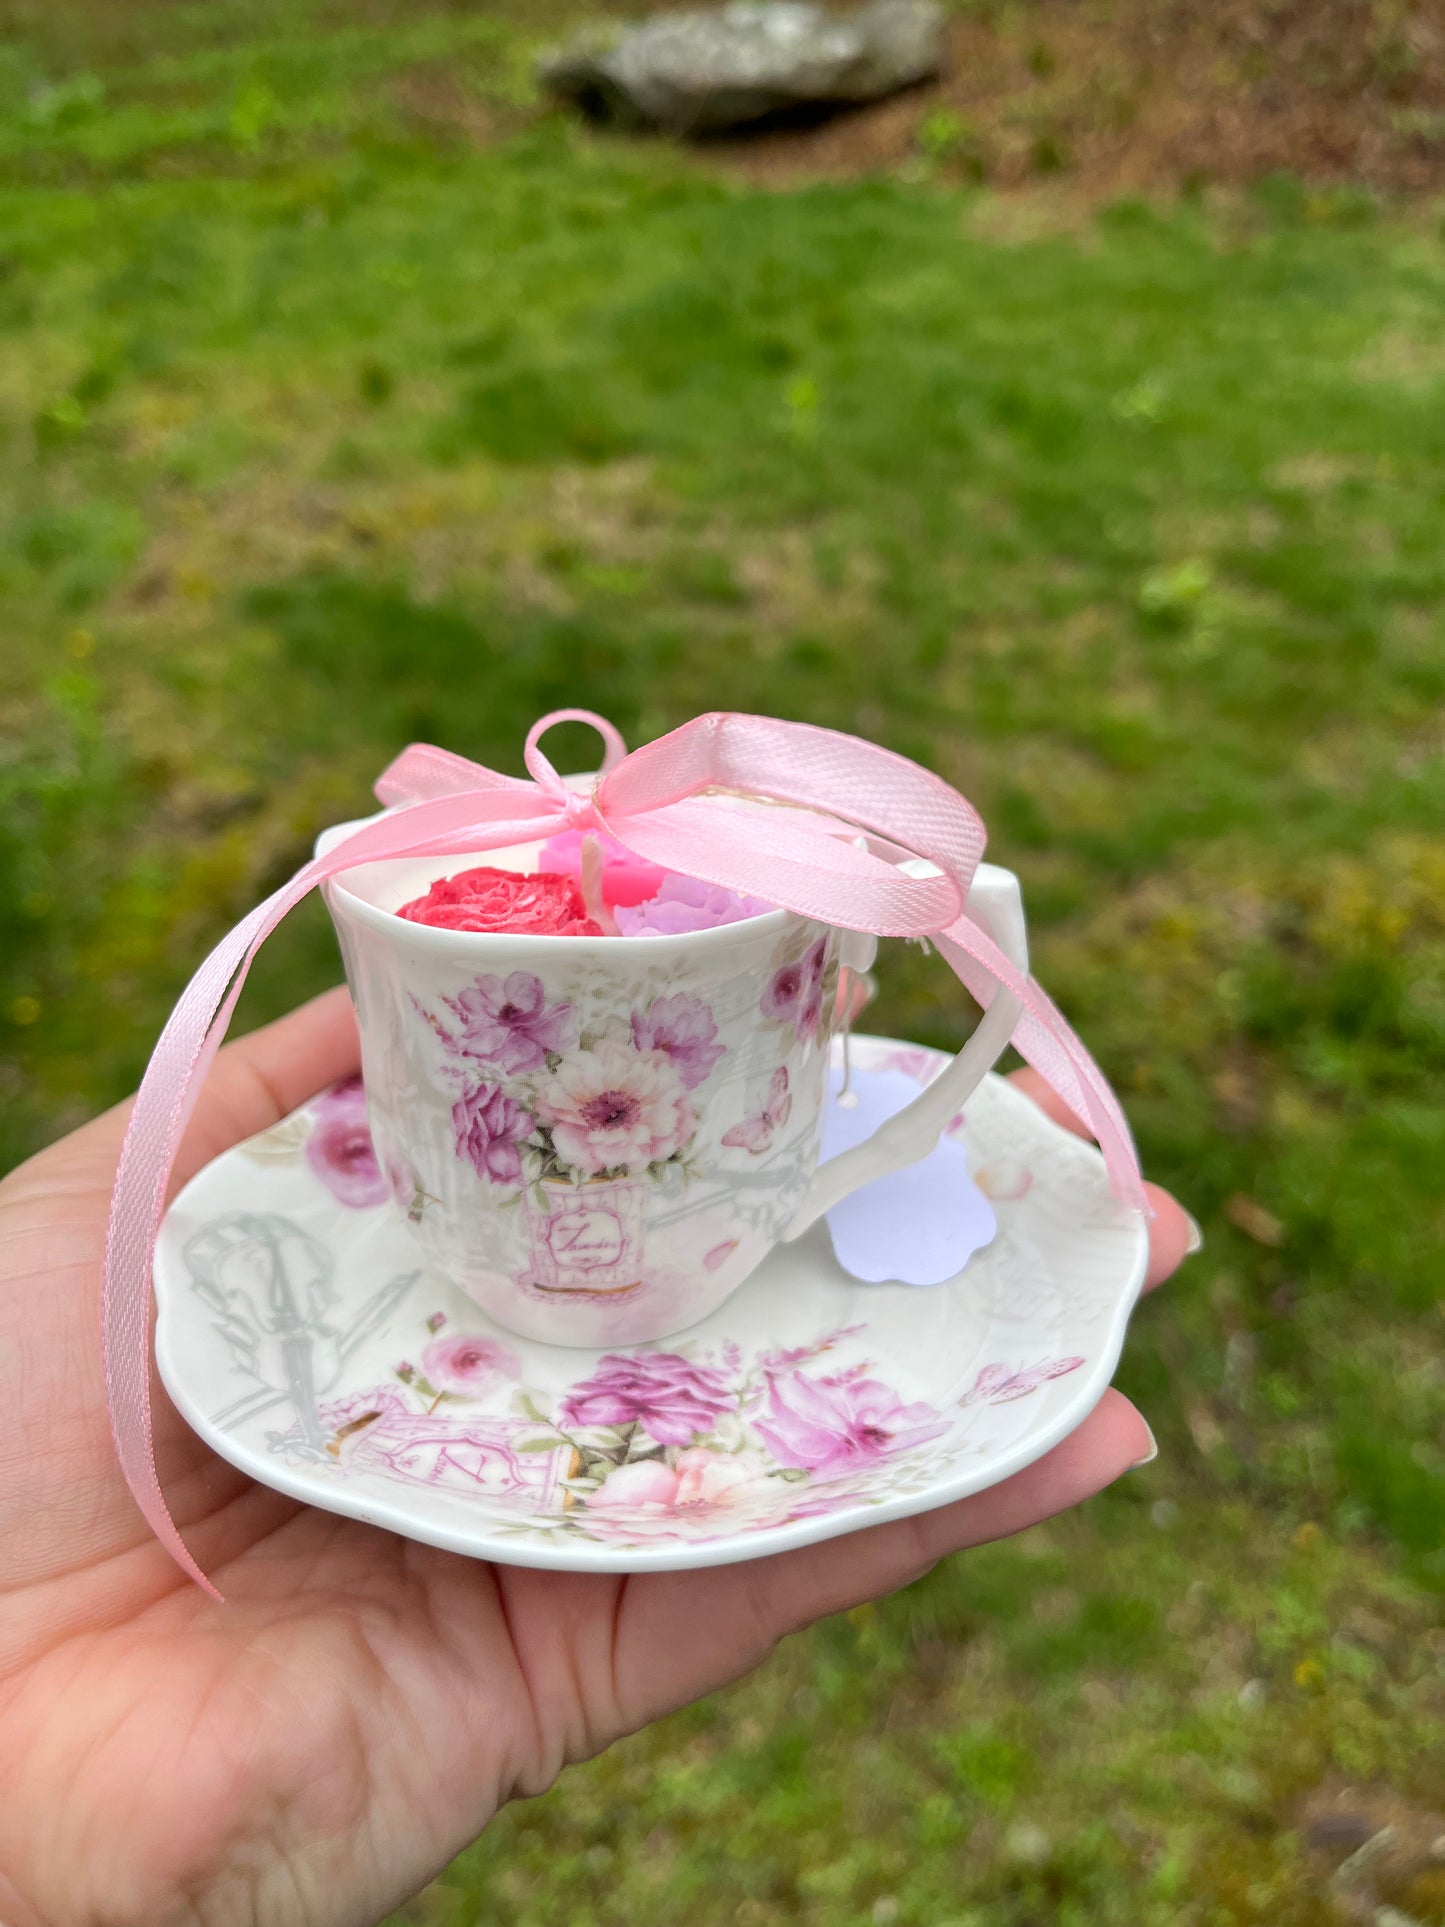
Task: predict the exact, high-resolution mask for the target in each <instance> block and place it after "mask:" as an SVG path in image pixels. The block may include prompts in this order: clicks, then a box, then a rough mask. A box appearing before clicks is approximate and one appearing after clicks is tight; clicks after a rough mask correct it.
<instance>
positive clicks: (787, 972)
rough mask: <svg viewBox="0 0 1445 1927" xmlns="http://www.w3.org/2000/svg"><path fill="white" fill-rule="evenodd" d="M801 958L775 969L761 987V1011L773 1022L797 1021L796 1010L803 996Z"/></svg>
mask: <svg viewBox="0 0 1445 1927" xmlns="http://www.w3.org/2000/svg"><path fill="white" fill-rule="evenodd" d="M804 990H805V985H804V979H803V965H802V960H801V959H799V961H798V962H797V963H786V964H784V965H783V967H782V969H781V970H775V971H774V972H773V974H772V976H771V977H770V978H769V979H768V981H767V983H766V985H765V986H764V988H763V996H762V1012H763V1015H764V1017H771V1018H772V1019H773V1021H774V1023H778V1024H791V1023H795V1022H796V1021H797V1016H798V1011H799V1008H800V1007H801V1005H802V1002H803V997H804Z"/></svg>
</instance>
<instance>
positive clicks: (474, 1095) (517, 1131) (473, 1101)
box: [452, 1084, 533, 1184]
mask: <svg viewBox="0 0 1445 1927" xmlns="http://www.w3.org/2000/svg"><path fill="white" fill-rule="evenodd" d="M452 1129H453V1130H454V1131H455V1132H456V1140H457V1156H458V1157H459V1158H461V1159H463V1160H464V1161H465V1162H466V1163H468V1164H470V1165H471V1167H472V1169H473V1170H474V1171H475V1172H476V1174H477V1176H478V1177H479V1178H486V1179H487V1180H488V1181H489V1183H492V1184H519V1183H520V1182H521V1179H522V1154H521V1152H520V1151H519V1150H518V1149H517V1147H518V1145H519V1144H521V1143H522V1142H523V1140H524V1139H526V1138H528V1137H529V1136H530V1135H531V1133H532V1130H533V1118H532V1115H531V1113H530V1112H529V1111H524V1110H523V1109H522V1107H521V1105H520V1104H518V1103H517V1101H516V1100H515V1098H511V1097H508V1095H507V1093H506V1092H505V1091H504V1090H503V1089H502V1087H501V1085H500V1084H473V1085H471V1086H470V1088H469V1089H467V1090H465V1091H463V1092H462V1094H461V1096H460V1097H459V1098H458V1099H457V1101H456V1103H455V1104H453V1106H452Z"/></svg>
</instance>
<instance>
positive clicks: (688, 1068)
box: [632, 991, 727, 1091]
mask: <svg viewBox="0 0 1445 1927" xmlns="http://www.w3.org/2000/svg"><path fill="white" fill-rule="evenodd" d="M632 1041H633V1043H634V1044H635V1045H636V1046H637V1048H638V1049H639V1050H660V1051H661V1052H662V1053H663V1055H664V1056H665V1057H668V1058H670V1059H671V1060H672V1068H673V1069H674V1070H675V1071H676V1072H677V1074H678V1077H679V1078H680V1079H681V1081H682V1085H683V1088H684V1089H685V1090H689V1091H695V1090H696V1089H697V1087H698V1085H699V1084H703V1083H705V1082H706V1081H707V1079H708V1078H709V1077H710V1076H711V1075H712V1070H713V1066H714V1065H715V1064H716V1063H717V1061H718V1059H719V1058H720V1057H725V1056H726V1055H727V1045H726V1044H720V1043H719V1042H718V1041H717V1025H716V1024H715V1023H714V1022H713V1015H712V1012H711V1010H709V1008H708V1006H707V1005H706V1004H705V1003H703V1001H702V999H701V998H700V997H689V996H687V995H685V994H684V993H683V992H682V991H679V992H678V993H677V995H676V996H675V997H658V998H655V999H654V1000H653V1002H652V1003H650V1004H649V1005H648V1006H647V1009H646V1010H634V1011H633V1013H632Z"/></svg>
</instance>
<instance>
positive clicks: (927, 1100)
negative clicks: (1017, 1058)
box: [783, 863, 1029, 1244]
mask: <svg viewBox="0 0 1445 1927" xmlns="http://www.w3.org/2000/svg"><path fill="white" fill-rule="evenodd" d="M904 867H905V868H906V867H909V866H907V865H905V866H904ZM929 867H930V868H931V866H929ZM968 912H969V915H970V916H971V917H972V918H973V919H974V921H975V922H976V923H979V924H981V925H982V926H983V928H984V929H985V930H986V931H987V932H988V934H989V936H991V937H992V938H993V940H994V942H995V943H996V944H997V945H998V947H999V949H1000V950H1002V952H1003V953H1004V955H1005V956H1006V957H1007V958H1008V960H1009V962H1010V963H1011V964H1014V965H1015V966H1016V967H1017V969H1018V970H1019V971H1020V972H1021V973H1022V974H1023V975H1024V976H1027V975H1028V969H1029V949H1028V936H1027V933H1026V930H1025V926H1024V904H1023V895H1022V892H1021V891H1020V889H1019V880H1018V878H1017V877H1016V876H1015V875H1014V873H1013V871H1012V870H1001V869H999V868H998V867H997V865H995V864H992V863H981V864H980V865H979V867H978V870H977V871H976V873H975V875H974V879H973V888H972V889H971V890H970V891H969V893H968ZM1022 1012H1023V1005H1022V1004H1021V1003H1020V1002H1019V1000H1018V998H1017V997H1015V996H1014V994H1013V992H1012V991H1009V990H1004V989H1002V988H1000V989H999V991H998V992H997V994H996V995H995V997H994V1000H993V1002H992V1003H991V1004H990V1005H989V1007H988V1009H987V1010H986V1011H985V1012H984V1014H983V1017H982V1019H981V1020H980V1022H979V1024H978V1026H977V1028H976V1029H975V1031H974V1033H973V1035H972V1037H970V1038H969V1040H968V1042H967V1043H966V1044H965V1045H964V1047H963V1049H962V1050H961V1051H960V1052H959V1053H958V1055H957V1057H955V1058H954V1060H953V1062H952V1063H951V1064H949V1065H948V1066H947V1068H946V1069H944V1070H943V1071H941V1072H940V1073H939V1075H938V1076H937V1077H935V1078H934V1080H933V1082H932V1083H931V1084H929V1085H928V1086H927V1087H926V1088H925V1089H924V1090H923V1091H921V1092H920V1093H919V1095H918V1096H917V1097H915V1098H914V1100H913V1102H912V1103H911V1104H906V1105H905V1106H904V1107H903V1109H902V1110H901V1111H899V1112H897V1113H896V1114H895V1115H894V1116H893V1117H890V1118H889V1119H888V1120H887V1122H886V1123H884V1124H880V1125H879V1126H878V1129H877V1130H876V1131H875V1132H874V1133H873V1135H872V1137H870V1138H868V1139H866V1140H865V1141H864V1142H863V1143H862V1144H858V1145H855V1146H854V1147H853V1149H852V1150H851V1151H843V1152H840V1154H839V1155H838V1156H837V1157H835V1158H829V1160H828V1162H827V1163H826V1164H820V1165H819V1166H818V1169H817V1170H816V1171H815V1172H814V1174H813V1181H812V1183H811V1184H810V1185H809V1186H808V1189H807V1190H806V1192H804V1194H803V1201H802V1203H801V1204H800V1205H799V1206H798V1209H797V1212H796V1213H795V1215H794V1217H793V1221H792V1223H791V1224H790V1225H789V1226H788V1228H787V1230H786V1231H785V1232H784V1233H783V1243H784V1244H791V1242H792V1241H793V1239H794V1238H800V1237H801V1236H802V1235H803V1233H804V1232H805V1231H806V1230H807V1229H808V1228H809V1226H810V1225H813V1224H816V1223H817V1221H818V1219H819V1218H821V1217H822V1216H823V1214H824V1212H825V1211H831V1210H832V1208H833V1206H834V1205H835V1204H837V1203H838V1202H839V1201H840V1200H841V1199H843V1198H846V1197H847V1196H848V1193H849V1192H850V1191H856V1190H857V1189H858V1187H859V1186H860V1185H864V1184H871V1183H872V1181H873V1179H874V1178H881V1177H886V1176H887V1174H888V1173H889V1172H890V1171H901V1170H902V1169H903V1167H904V1166H905V1165H908V1164H917V1163H918V1161H919V1160H920V1159H921V1158H926V1157H927V1156H928V1154H929V1152H930V1151H931V1150H932V1149H933V1147H934V1145H935V1144H937V1142H938V1140H939V1138H940V1137H942V1135H943V1133H944V1131H945V1130H946V1129H947V1128H948V1126H949V1124H950V1123H951V1121H952V1120H953V1118H954V1117H955V1116H957V1114H958V1112H959V1111H961V1110H962V1109H963V1106H964V1105H965V1103H967V1101H968V1099H969V1098H970V1097H972V1095H973V1093H974V1092H975V1091H976V1090H977V1089H978V1087H979V1085H980V1084H981V1083H982V1082H983V1080H984V1078H985V1077H986V1076H987V1075H988V1073H989V1072H990V1071H991V1070H992V1069H993V1067H994V1065H995V1064H996V1063H997V1062H998V1060H999V1058H1000V1057H1002V1056H1003V1053H1004V1050H1005V1048H1006V1047H1007V1044H1008V1041H1009V1039H1010V1037H1012V1036H1013V1032H1014V1026H1015V1024H1017V1022H1018V1020H1019V1017H1020V1016H1021V1015H1022Z"/></svg>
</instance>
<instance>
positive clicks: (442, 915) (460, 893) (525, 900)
mask: <svg viewBox="0 0 1445 1927" xmlns="http://www.w3.org/2000/svg"><path fill="white" fill-rule="evenodd" d="M396 914H397V915H398V916H399V917H405V918H406V919H407V921H408V922H409V923H429V924H431V925H432V927H433V928H434V929H437V930H476V931H492V932H509V933H513V934H520V935H525V936H531V937H600V936H601V935H602V931H601V929H600V927H599V926H598V925H597V924H595V923H594V922H593V921H592V919H591V918H590V917H589V916H588V914H587V906H586V905H585V904H584V903H583V901H582V893H581V891H580V890H579V889H578V888H577V885H576V884H575V883H574V882H573V880H572V878H571V877H564V876H523V875H522V874H521V872H520V871H517V870H490V869H481V870H463V871H462V872H461V874H460V875H459V876H454V877H438V878H437V880H436V882H435V883H434V884H433V885H432V887H431V888H430V889H429V890H428V891H427V893H426V895H425V896H424V897H414V898H413V899H412V901H411V902H410V903H404V904H403V905H402V906H401V908H400V909H399V910H398V911H397V913H396Z"/></svg>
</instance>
